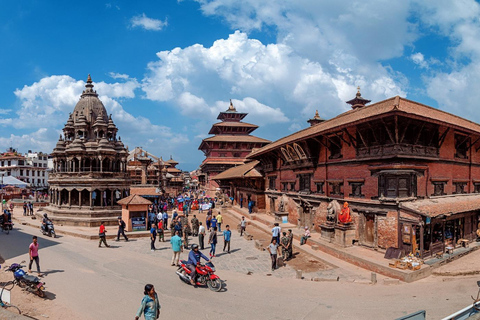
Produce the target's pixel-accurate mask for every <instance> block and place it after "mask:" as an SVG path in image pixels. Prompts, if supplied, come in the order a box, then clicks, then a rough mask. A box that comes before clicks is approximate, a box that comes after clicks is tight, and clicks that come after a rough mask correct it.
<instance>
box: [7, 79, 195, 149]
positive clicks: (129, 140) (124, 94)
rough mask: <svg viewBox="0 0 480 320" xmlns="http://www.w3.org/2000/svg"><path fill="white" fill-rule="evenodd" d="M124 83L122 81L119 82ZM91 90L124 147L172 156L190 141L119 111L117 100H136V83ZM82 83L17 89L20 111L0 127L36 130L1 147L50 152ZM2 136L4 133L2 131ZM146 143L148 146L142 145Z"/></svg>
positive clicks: (9, 138) (60, 81)
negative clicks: (117, 132)
mask: <svg viewBox="0 0 480 320" xmlns="http://www.w3.org/2000/svg"><path fill="white" fill-rule="evenodd" d="M122 79H124V80H125V78H122ZM93 84H94V89H95V90H97V92H98V93H99V98H100V100H101V101H102V102H103V104H104V105H105V107H106V109H107V112H108V113H111V114H112V118H113V120H114V122H115V124H116V125H117V127H118V128H119V136H121V137H123V141H124V143H125V144H126V145H130V146H131V147H135V146H138V145H142V146H143V147H145V148H148V150H149V151H150V152H152V153H156V154H162V153H163V152H170V153H173V154H174V153H175V152H174V151H175V150H176V147H178V146H181V145H182V144H184V143H187V142H188V141H189V139H188V137H187V136H186V135H185V134H177V133H175V132H174V131H172V129H171V128H170V127H166V126H161V125H156V124H153V123H152V122H151V121H150V119H147V118H146V117H143V116H139V115H138V116H134V115H132V114H130V113H128V112H127V111H125V109H124V108H123V107H122V105H121V104H120V102H119V101H118V99H131V98H134V97H135V89H136V88H137V87H138V86H139V84H138V82H137V81H136V80H135V79H130V78H128V79H126V81H125V82H123V83H118V82H116V83H106V82H97V83H96V82H94V83H93ZM84 85H85V83H84V82H83V81H80V80H75V79H73V78H72V77H70V76H66V75H63V76H50V77H45V78H43V79H41V80H40V81H38V82H35V83H33V84H32V85H30V86H27V85H26V86H24V87H23V88H22V89H17V90H16V91H15V95H16V96H17V98H18V100H19V104H20V105H21V108H20V109H19V110H18V111H17V116H16V117H15V118H8V119H0V126H13V127H14V128H22V129H24V130H37V131H33V132H32V133H30V134H25V135H20V136H19V135H10V136H2V135H0V145H9V144H10V141H12V144H13V146H14V147H16V148H19V149H20V150H25V149H32V150H33V149H35V150H39V151H40V150H42V151H45V152H51V150H52V149H53V147H54V146H55V143H56V141H57V140H58V135H59V134H60V133H61V129H62V128H63V124H64V123H65V122H66V121H67V119H68V113H70V112H72V111H73V110H74V107H75V105H76V103H77V102H78V100H79V98H80V95H81V93H82V90H84ZM2 132H6V131H5V130H3V131H2ZM145 142H147V143H146V144H145Z"/></svg>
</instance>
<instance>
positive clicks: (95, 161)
mask: <svg viewBox="0 0 480 320" xmlns="http://www.w3.org/2000/svg"><path fill="white" fill-rule="evenodd" d="M117 131H118V129H117V127H116V126H115V124H114V123H113V120H112V117H111V116H108V115H107V110H106V109H105V107H104V105H103V103H102V102H101V101H100V99H99V98H98V94H97V92H96V91H94V90H93V84H92V79H91V78H90V75H89V76H88V79H87V84H86V85H85V90H84V91H83V93H82V95H81V97H80V101H78V103H77V105H76V106H75V109H74V110H73V113H71V114H70V116H69V118H68V120H67V123H66V124H65V127H64V128H63V136H64V137H63V138H62V136H60V139H59V140H58V142H57V145H56V147H55V149H54V150H53V152H52V156H53V165H54V168H53V171H52V172H51V174H50V176H49V184H50V204H49V206H48V207H46V208H45V211H46V212H47V213H48V214H49V216H50V218H51V219H52V220H53V221H54V222H55V223H61V224H64V225H78V226H91V227H93V226H99V225H100V222H101V221H105V224H107V225H108V224H116V223H117V222H116V218H117V216H120V215H121V212H122V210H121V206H120V205H118V204H117V201H118V200H120V199H121V198H123V197H125V196H126V195H128V191H129V187H130V183H129V179H128V174H127V172H126V165H127V155H128V153H127V150H126V149H125V146H124V145H123V143H122V141H121V139H120V137H117Z"/></svg>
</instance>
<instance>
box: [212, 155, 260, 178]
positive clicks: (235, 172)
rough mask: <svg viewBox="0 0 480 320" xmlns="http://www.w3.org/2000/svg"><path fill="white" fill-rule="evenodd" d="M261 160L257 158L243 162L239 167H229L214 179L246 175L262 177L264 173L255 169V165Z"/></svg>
mask: <svg viewBox="0 0 480 320" xmlns="http://www.w3.org/2000/svg"><path fill="white" fill-rule="evenodd" d="M259 163H260V161H258V160H255V161H252V162H249V163H246V164H242V165H240V166H237V167H233V168H230V169H227V170H225V171H223V172H220V173H219V174H217V175H216V176H215V177H214V178H213V179H214V180H225V179H235V178H244V177H251V178H253V177H262V174H261V173H260V172H258V170H257V169H255V166H256V165H258V164H259Z"/></svg>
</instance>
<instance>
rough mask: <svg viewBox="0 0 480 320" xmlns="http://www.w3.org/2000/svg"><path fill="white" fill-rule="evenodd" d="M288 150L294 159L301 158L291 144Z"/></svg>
mask: <svg viewBox="0 0 480 320" xmlns="http://www.w3.org/2000/svg"><path fill="white" fill-rule="evenodd" d="M287 152H288V154H290V157H291V158H292V159H293V160H299V159H300V158H299V157H298V154H297V152H296V151H295V150H294V149H293V148H292V146H291V145H288V146H287Z"/></svg>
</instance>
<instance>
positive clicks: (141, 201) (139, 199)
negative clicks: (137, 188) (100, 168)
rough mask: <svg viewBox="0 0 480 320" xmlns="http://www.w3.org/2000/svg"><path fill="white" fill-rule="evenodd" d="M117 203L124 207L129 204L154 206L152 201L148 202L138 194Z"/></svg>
mask: <svg viewBox="0 0 480 320" xmlns="http://www.w3.org/2000/svg"><path fill="white" fill-rule="evenodd" d="M117 203H118V204H123V205H127V204H148V205H150V204H152V202H151V201H150V200H147V199H145V198H143V197H141V196H139V195H138V194H132V195H129V196H128V197H126V198H123V199H120V200H118V201H117Z"/></svg>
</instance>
